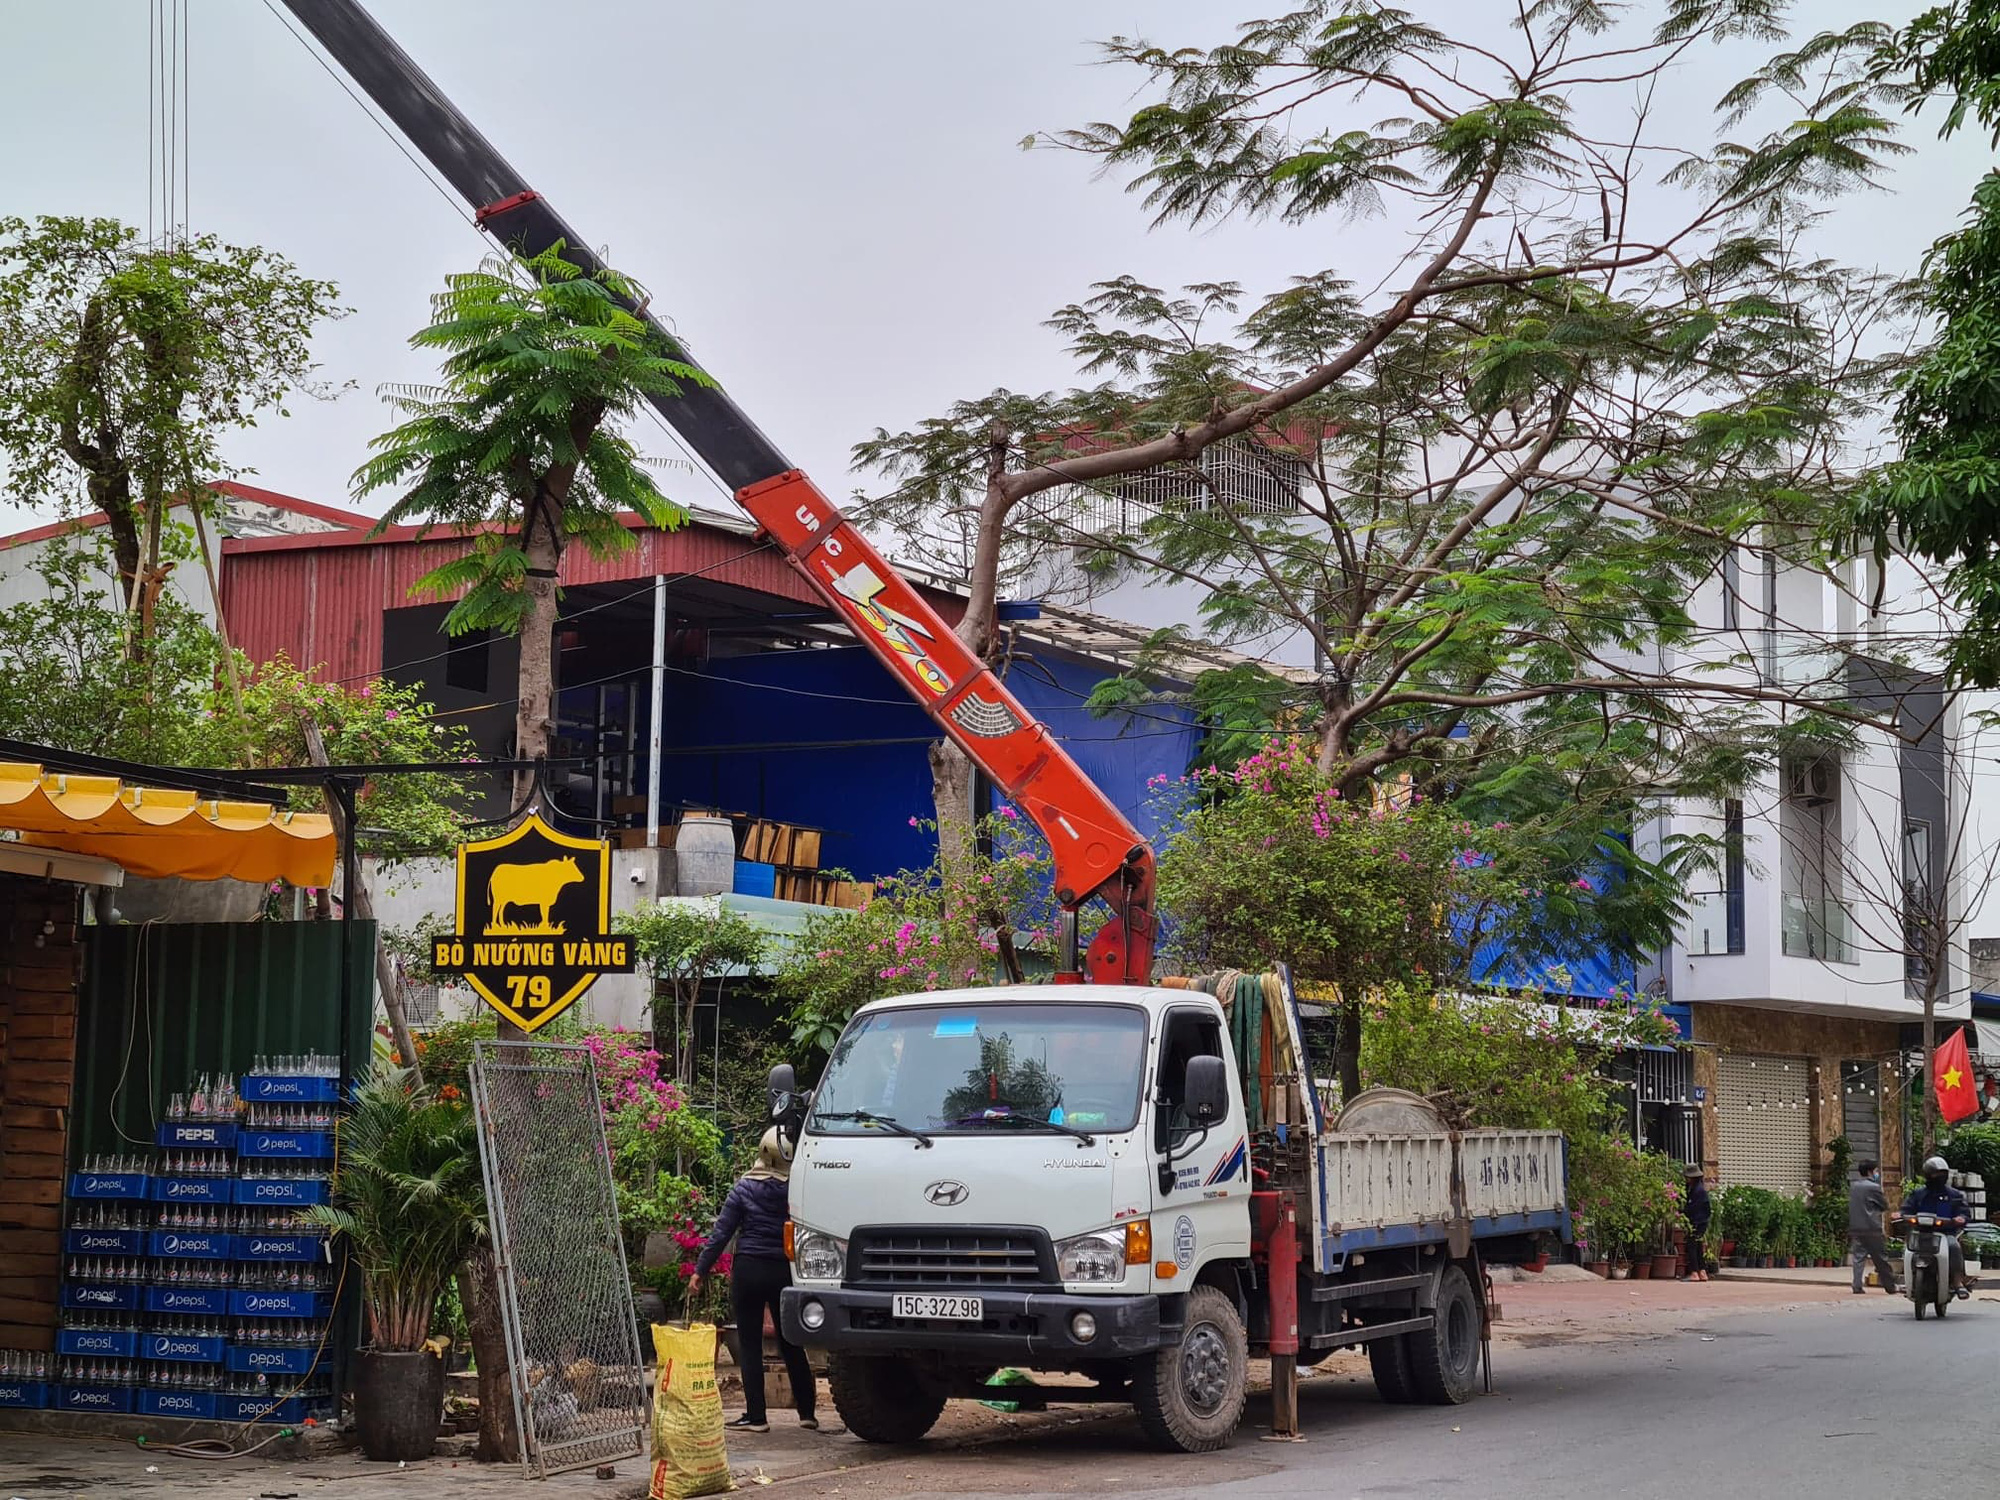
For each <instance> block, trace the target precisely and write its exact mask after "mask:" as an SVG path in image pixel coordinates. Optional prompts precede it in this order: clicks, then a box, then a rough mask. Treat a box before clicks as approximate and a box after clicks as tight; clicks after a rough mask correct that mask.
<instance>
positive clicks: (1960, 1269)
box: [1903, 1156, 1972, 1302]
mask: <svg viewBox="0 0 2000 1500" xmlns="http://www.w3.org/2000/svg"><path fill="white" fill-rule="evenodd" d="M1917 1214H1931V1215H1933V1216H1935V1217H1936V1219H1937V1221H1938V1232H1939V1233H1940V1234H1941V1235H1942V1236H1943V1237H1944V1242H1945V1244H1946V1245H1948V1246H1950V1248H1951V1289H1952V1294H1953V1295H1954V1296H1956V1297H1957V1298H1958V1299H1959V1300H1960V1301H1961V1302H1962V1301H1964V1300H1965V1299H1966V1298H1967V1297H1970V1296H1971V1295H1972V1288H1971V1287H1970V1286H1969V1285H1968V1284H1967V1283H1966V1279H1965V1247H1964V1246H1962V1245H1960V1244H1959V1242H1958V1232H1959V1230H1961V1229H1963V1228H1965V1223H1966V1220H1967V1219H1969V1218H1970V1217H1971V1216H1972V1209H1971V1206H1970V1205H1969V1204H1968V1203H1967V1202H1966V1199H1965V1194H1963V1193H1961V1192H1960V1191H1959V1190H1958V1189H1957V1188H1955V1187H1953V1186H1952V1185H1951V1166H1950V1164H1949V1163H1947V1162H1946V1161H1945V1159H1944V1158H1943V1157H1942V1156H1933V1157H1932V1158H1931V1159H1930V1160H1929V1161H1927V1162H1925V1163H1924V1185H1923V1186H1922V1187H1920V1188H1912V1189H1911V1190H1910V1191H1909V1192H1908V1193H1906V1194H1905V1195H1904V1197H1903V1217H1904V1218H1906V1219H1908V1218H1912V1217H1914V1216H1915V1215H1917Z"/></svg>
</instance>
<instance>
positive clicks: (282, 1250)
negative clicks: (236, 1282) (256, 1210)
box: [230, 1230, 326, 1261]
mask: <svg viewBox="0 0 2000 1500" xmlns="http://www.w3.org/2000/svg"><path fill="white" fill-rule="evenodd" d="M235 1240H236V1243H235V1246H234V1248H233V1249H232V1250H231V1252H230V1254H231V1258H232V1259H234V1260H296V1261H308V1260H322V1259H324V1258H325V1255H326V1249H325V1246H326V1236H325V1235H323V1234H301V1233H296V1232H293V1231H290V1230H287V1231H285V1232H283V1233H280V1234H239V1235H237V1236H235Z"/></svg>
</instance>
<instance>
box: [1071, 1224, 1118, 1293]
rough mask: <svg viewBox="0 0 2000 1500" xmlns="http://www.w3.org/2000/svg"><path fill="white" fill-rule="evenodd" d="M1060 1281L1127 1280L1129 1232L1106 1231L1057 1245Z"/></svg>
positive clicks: (1081, 1236)
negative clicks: (1126, 1257)
mask: <svg viewBox="0 0 2000 1500" xmlns="http://www.w3.org/2000/svg"><path fill="white" fill-rule="evenodd" d="M1056 1278H1057V1279H1058V1280H1059V1281H1123V1280H1124V1279H1125V1231H1124V1230H1122V1229H1105V1230H1100V1231H1099V1232H1097V1233H1096V1234H1080V1235H1078V1236H1076V1238H1074V1239H1068V1240H1058V1241H1057V1242H1056Z"/></svg>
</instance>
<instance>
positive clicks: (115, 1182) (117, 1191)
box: [69, 1172, 152, 1198]
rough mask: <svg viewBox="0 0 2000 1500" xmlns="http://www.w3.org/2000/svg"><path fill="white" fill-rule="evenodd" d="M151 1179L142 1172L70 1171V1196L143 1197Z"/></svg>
mask: <svg viewBox="0 0 2000 1500" xmlns="http://www.w3.org/2000/svg"><path fill="white" fill-rule="evenodd" d="M151 1181H152V1178H150V1177H148V1176H147V1175H146V1174H145V1173H144V1172H72V1173H70V1174H69V1195H70V1197H72V1198H143V1197H145V1196H146V1185H147V1184H148V1183H150V1182H151Z"/></svg>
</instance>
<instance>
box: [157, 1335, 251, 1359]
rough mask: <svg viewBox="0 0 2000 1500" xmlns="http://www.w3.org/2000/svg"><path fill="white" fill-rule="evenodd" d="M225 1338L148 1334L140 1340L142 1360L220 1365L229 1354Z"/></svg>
mask: <svg viewBox="0 0 2000 1500" xmlns="http://www.w3.org/2000/svg"><path fill="white" fill-rule="evenodd" d="M228 1346H229V1341H228V1340H227V1339H224V1338H220V1337H217V1338H208V1339H204V1338H196V1337H195V1336H194V1335H193V1334H191V1333H148V1334H145V1335H143V1336H142V1337H141V1338H140V1340H139V1357H140V1358H141V1359H172V1360H178V1361H180V1362H181V1363H183V1364H192V1365H219V1364H221V1363H222V1356H223V1355H224V1353H226V1352H227V1350H228Z"/></svg>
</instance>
